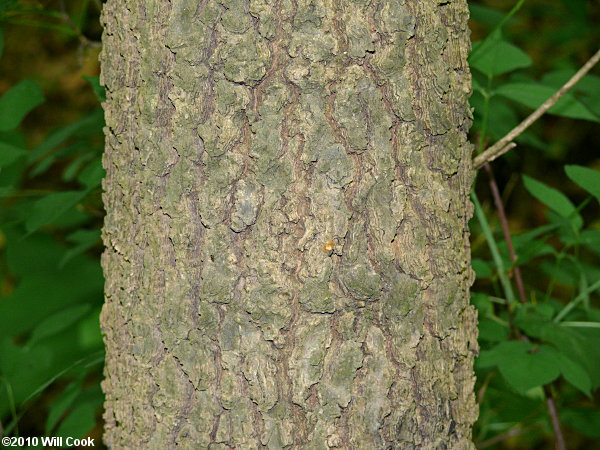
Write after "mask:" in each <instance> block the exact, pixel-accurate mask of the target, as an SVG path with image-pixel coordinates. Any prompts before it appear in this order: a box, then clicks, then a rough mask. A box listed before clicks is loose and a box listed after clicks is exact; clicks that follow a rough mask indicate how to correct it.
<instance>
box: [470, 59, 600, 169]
mask: <svg viewBox="0 0 600 450" xmlns="http://www.w3.org/2000/svg"><path fill="white" fill-rule="evenodd" d="M598 61H600V50H598V51H597V52H596V53H595V54H594V56H592V57H591V58H590V59H589V60H588V62H586V63H585V64H584V65H583V67H582V68H581V69H579V70H578V71H577V73H576V74H575V75H573V76H572V77H571V79H570V80H569V81H567V82H566V83H565V84H564V85H563V86H562V87H561V88H560V89H559V90H558V91H556V92H555V93H554V94H553V95H552V97H550V98H549V99H548V100H546V101H545V102H544V103H543V104H542V106H540V107H539V108H538V109H536V110H535V111H534V112H533V113H531V115H529V117H527V118H526V119H525V120H523V122H521V123H520V124H519V125H517V126H516V127H515V128H513V129H512V130H511V131H509V132H508V134H507V135H506V136H504V137H503V138H502V139H500V140H499V141H498V142H496V143H495V144H494V145H492V146H491V147H490V148H488V149H487V150H486V151H484V152H483V153H481V154H480V155H478V156H477V157H476V158H475V159H474V160H473V167H474V168H475V169H480V168H481V167H483V165H484V164H485V163H487V162H491V161H493V160H494V159H496V158H497V157H498V156H500V155H503V154H504V153H506V152H507V151H509V150H510V149H511V148H513V147H514V146H515V145H516V144H514V142H513V141H514V140H515V138H516V137H517V136H519V135H520V134H521V133H522V132H523V131H525V130H526V129H527V128H528V127H529V126H530V125H531V124H532V123H533V122H535V121H536V120H538V119H539V118H540V117H541V116H542V115H543V114H544V113H545V112H546V111H548V110H549V109H550V108H552V106H554V104H555V103H556V102H557V101H558V100H559V99H560V98H561V97H562V96H563V95H565V94H566V93H567V91H568V90H569V89H571V88H572V87H573V86H574V85H575V84H576V83H577V82H578V81H579V80H581V79H582V78H583V76H584V75H585V74H586V73H588V72H589V71H590V69H591V68H592V67H594V65H596V63H597V62H598Z"/></svg>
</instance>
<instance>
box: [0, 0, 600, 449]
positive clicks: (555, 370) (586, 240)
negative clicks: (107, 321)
mask: <svg viewBox="0 0 600 450" xmlns="http://www.w3.org/2000/svg"><path fill="white" fill-rule="evenodd" d="M469 7H470V10H471V16H472V19H471V22H470V25H471V30H472V41H473V42H483V44H475V47H474V48H477V46H478V45H479V47H480V48H479V49H476V50H475V51H474V52H473V54H472V56H471V59H470V63H471V66H472V72H473V80H474V93H473V95H472V97H471V104H472V106H473V108H474V125H473V129H472V132H471V137H472V142H473V143H474V144H475V151H481V149H482V148H483V147H485V146H486V145H487V144H488V143H489V144H493V143H494V142H495V141H497V140H498V139H500V138H501V137H502V136H503V135H504V134H506V132H507V131H509V130H510V129H511V128H512V127H514V126H515V125H516V124H517V123H519V121H520V120H522V119H523V118H524V117H525V116H526V115H528V114H529V113H531V112H532V111H533V109H534V108H535V107H536V106H538V105H539V104H541V103H542V102H543V100H545V98H546V97H548V96H549V95H550V94H551V93H552V92H554V91H555V90H556V89H558V88H559V87H560V86H561V85H562V84H563V83H564V82H565V81H566V80H567V79H568V78H569V77H570V76H571V75H572V74H573V73H574V72H575V71H576V70H577V69H578V68H579V67H580V66H581V65H583V64H584V63H585V61H586V60H587V59H588V58H590V57H591V55H592V54H593V53H594V52H595V51H596V50H597V48H596V46H597V45H598V42H600V39H599V38H600V5H599V3H598V2H597V1H584V0H546V1H541V0H529V1H519V2H515V1H501V0H489V1H477V2H469ZM100 9H101V2H100V1H92V0H88V1H81V0H80V1H75V0H64V1H58V0H48V1H16V0H0V29H1V40H0V46H1V48H2V55H1V59H0V282H1V284H0V427H1V428H0V432H1V433H2V434H3V435H9V436H42V435H48V436H65V437H66V436H77V437H83V436H91V437H93V438H95V439H96V442H97V443H99V442H100V438H101V434H102V418H101V416H102V393H101V390H100V381H101V378H102V362H103V346H102V338H101V335H100V331H99V325H98V314H99V311H100V308H101V304H102V286H103V279H102V272H101V268H100V263H99V260H100V254H101V252H102V246H101V241H100V231H99V230H100V227H101V224H102V217H103V208H102V202H101V187H100V182H101V178H102V176H103V170H102V168H101V153H102V145H103V136H102V127H103V119H102V111H101V108H100V101H101V100H102V98H103V90H102V88H101V87H100V86H99V85H98V78H97V77H98V73H99V66H98V54H99V51H100V36H101V28H100V26H99V12H100ZM511 10H512V13H510V12H511ZM507 14H509V16H507ZM510 14H512V15H510ZM594 74H595V75H594ZM599 74H600V67H597V68H595V69H594V70H592V72H591V74H590V75H588V76H586V77H585V78H584V79H583V80H582V81H581V82H580V83H579V84H578V85H577V86H576V87H575V88H574V89H573V91H571V92H570V94H569V98H568V99H567V100H566V101H563V103H562V105H558V106H559V107H558V108H555V109H554V110H552V112H553V114H548V115H545V116H544V117H543V118H542V119H541V120H539V121H538V122H536V123H535V124H534V125H533V126H532V127H531V128H530V129H529V130H528V131H527V132H525V133H524V134H522V135H521V136H520V137H519V138H518V139H517V144H518V146H517V148H516V149H514V150H512V151H511V152H510V153H508V154H507V155H505V156H503V157H501V158H500V159H498V160H496V161H494V163H493V164H492V170H493V173H492V176H491V177H490V175H489V174H488V173H487V172H486V171H484V170H482V171H480V173H479V175H478V177H477V180H476V183H475V197H474V201H475V204H476V215H475V217H474V218H473V220H472V222H471V231H472V253H473V267H474V269H475V271H476V273H477V281H476V282H475V284H474V286H473V302H474V304H475V305H476V306H477V308H478V310H479V317H480V345H481V357H480V358H479V359H478V362H477V365H476V370H477V376H478V383H477V396H478V400H479V402H480V419H479V421H478V423H477V425H476V428H475V431H474V439H475V441H476V445H477V446H478V448H495V449H538V448H539V449H545V448H552V447H553V445H554V444H553V442H554V441H555V439H556V438H557V427H556V425H554V426H553V425H552V420H551V415H550V414H549V410H548V401H549V400H551V402H552V403H553V405H554V406H555V408H556V410H557V411H558V413H557V415H556V418H557V420H558V421H559V422H560V429H561V432H560V434H561V435H562V436H563V438H564V440H565V441H566V443H567V447H568V448H569V449H590V448H594V447H598V446H599V445H600V444H599V440H600V408H599V407H598V406H599V400H600V398H599V394H598V389H597V388H598V386H600V310H599V309H598V306H599V305H598V300H599V297H600V286H598V285H597V282H598V280H600V261H599V258H598V255H599V254H600V214H599V213H600V206H599V201H600V175H599V174H600V139H599V138H598V136H599V134H600V127H599V124H598V122H599V121H600V120H599V117H600V76H599ZM491 180H493V181H491ZM490 183H492V185H494V186H496V187H497V188H498V190H499V199H500V202H501V204H502V205H503V207H502V208H501V209H499V208H498V206H497V205H495V203H494V197H493V196H492V194H491V187H490V186H491V184H490ZM502 218H505V219H506V223H507V225H508V227H509V229H510V236H508V235H507V234H506V233H504V232H503V230H502V227H501V219H502ZM511 244H512V247H514V249H515V253H516V261H514V260H513V259H512V258H511V256H510V254H509V250H508V247H509V245H511ZM517 277H520V278H522V280H523V283H522V284H523V289H522V290H520V289H519V287H518V285H517ZM565 308H566V309H565ZM97 448H100V445H97Z"/></svg>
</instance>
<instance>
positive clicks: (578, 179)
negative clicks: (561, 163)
mask: <svg viewBox="0 0 600 450" xmlns="http://www.w3.org/2000/svg"><path fill="white" fill-rule="evenodd" d="M565 172H566V173H567V176H568V177H569V178H570V179H571V180H573V181H574V182H575V183H577V184H578V185H579V186H580V187H581V188H582V189H584V190H586V191H588V192H589V193H590V194H592V195H593V196H594V197H596V199H597V200H598V201H599V202H600V171H598V170H594V169H589V168H587V167H583V166H575V165H569V166H565Z"/></svg>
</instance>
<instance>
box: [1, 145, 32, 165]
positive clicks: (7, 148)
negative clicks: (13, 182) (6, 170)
mask: <svg viewBox="0 0 600 450" xmlns="http://www.w3.org/2000/svg"><path fill="white" fill-rule="evenodd" d="M26 154H27V150H24V149H22V148H20V147H17V146H15V145H11V144H7V143H6V142H0V168H2V167H5V166H8V165H9V164H12V163H13V162H14V161H16V160H17V159H18V158H20V157H21V156H25V155H26Z"/></svg>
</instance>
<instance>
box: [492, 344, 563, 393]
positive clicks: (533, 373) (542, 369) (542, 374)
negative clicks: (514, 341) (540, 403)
mask: <svg viewBox="0 0 600 450" xmlns="http://www.w3.org/2000/svg"><path fill="white" fill-rule="evenodd" d="M557 354H558V352H556V350H554V349H553V348H552V347H549V346H547V345H546V346H544V345H543V346H540V348H539V349H538V350H537V351H534V352H529V351H527V352H524V353H516V354H515V355H514V357H513V358H512V360H511V361H504V362H503V363H502V364H499V365H498V369H499V370H500V373H501V374H502V376H503V377H504V379H505V380H506V381H507V382H508V384H510V385H511V386H512V387H513V388H514V389H515V390H516V391H518V392H521V393H525V392H527V391H528V390H530V389H533V388H534V387H538V386H543V385H545V384H548V383H550V382H552V381H554V380H555V379H556V378H558V376H559V375H560V370H559V368H558V365H557V362H556V355H557Z"/></svg>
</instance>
